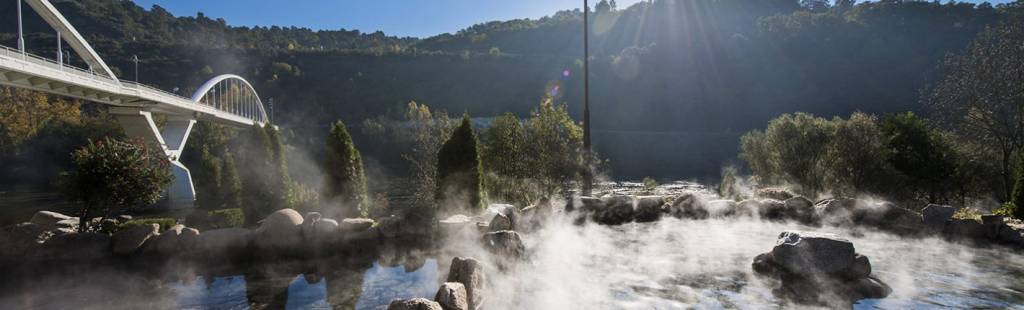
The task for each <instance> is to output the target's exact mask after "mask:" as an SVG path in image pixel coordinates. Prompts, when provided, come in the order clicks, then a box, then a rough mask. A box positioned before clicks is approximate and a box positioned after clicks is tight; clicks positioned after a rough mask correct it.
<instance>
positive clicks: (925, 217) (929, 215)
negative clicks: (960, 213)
mask: <svg viewBox="0 0 1024 310" xmlns="http://www.w3.org/2000/svg"><path fill="white" fill-rule="evenodd" d="M955 213H956V208H954V207H951V206H944V205H937V204H930V205H928V206H925V207H924V209H922V210H921V219H922V221H924V225H925V226H926V227H928V228H929V229H931V230H933V231H942V229H943V228H945V227H946V221H949V220H951V219H953V214H955Z"/></svg>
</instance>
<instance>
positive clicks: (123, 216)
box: [114, 214, 132, 223]
mask: <svg viewBox="0 0 1024 310" xmlns="http://www.w3.org/2000/svg"><path fill="white" fill-rule="evenodd" d="M114 220H115V221H117V222H118V223H127V222H128V221H131V220H132V216H131V215H127V214H121V215H118V216H117V218H116V219H114Z"/></svg>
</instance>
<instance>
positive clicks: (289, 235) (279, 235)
mask: <svg viewBox="0 0 1024 310" xmlns="http://www.w3.org/2000/svg"><path fill="white" fill-rule="evenodd" d="M303 221H304V220H303V219H302V215H299V212H296V211H295V210H292V209H281V210H277V211H274V213H271V214H270V215H268V216H267V218H266V219H264V220H263V223H261V224H260V227H259V229H257V230H256V239H255V245H256V248H259V249H263V250H266V249H276V250H282V251H286V250H291V249H295V248H297V247H299V246H301V245H303V243H302V223H303Z"/></svg>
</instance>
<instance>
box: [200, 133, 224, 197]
mask: <svg viewBox="0 0 1024 310" xmlns="http://www.w3.org/2000/svg"><path fill="white" fill-rule="evenodd" d="M199 158H200V164H201V169H199V171H197V172H200V173H197V174H196V177H195V178H193V181H194V182H195V187H196V205H197V206H199V208H201V209H209V210H212V209H219V208H220V207H221V203H222V202H221V200H220V193H221V184H222V183H221V170H222V169H223V163H222V162H221V160H220V159H218V158H217V157H216V156H213V154H210V148H209V146H206V145H203V146H202V150H201V151H200V157H199Z"/></svg>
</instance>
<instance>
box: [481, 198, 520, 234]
mask: <svg viewBox="0 0 1024 310" xmlns="http://www.w3.org/2000/svg"><path fill="white" fill-rule="evenodd" d="M488 209H490V210H494V212H495V213H497V214H501V215H504V216H505V217H507V218H508V220H509V222H510V223H511V224H512V228H509V229H515V227H518V226H519V220H520V212H519V208H517V207H516V206H514V205H510V204H491V205H490V206H488Z"/></svg>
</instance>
